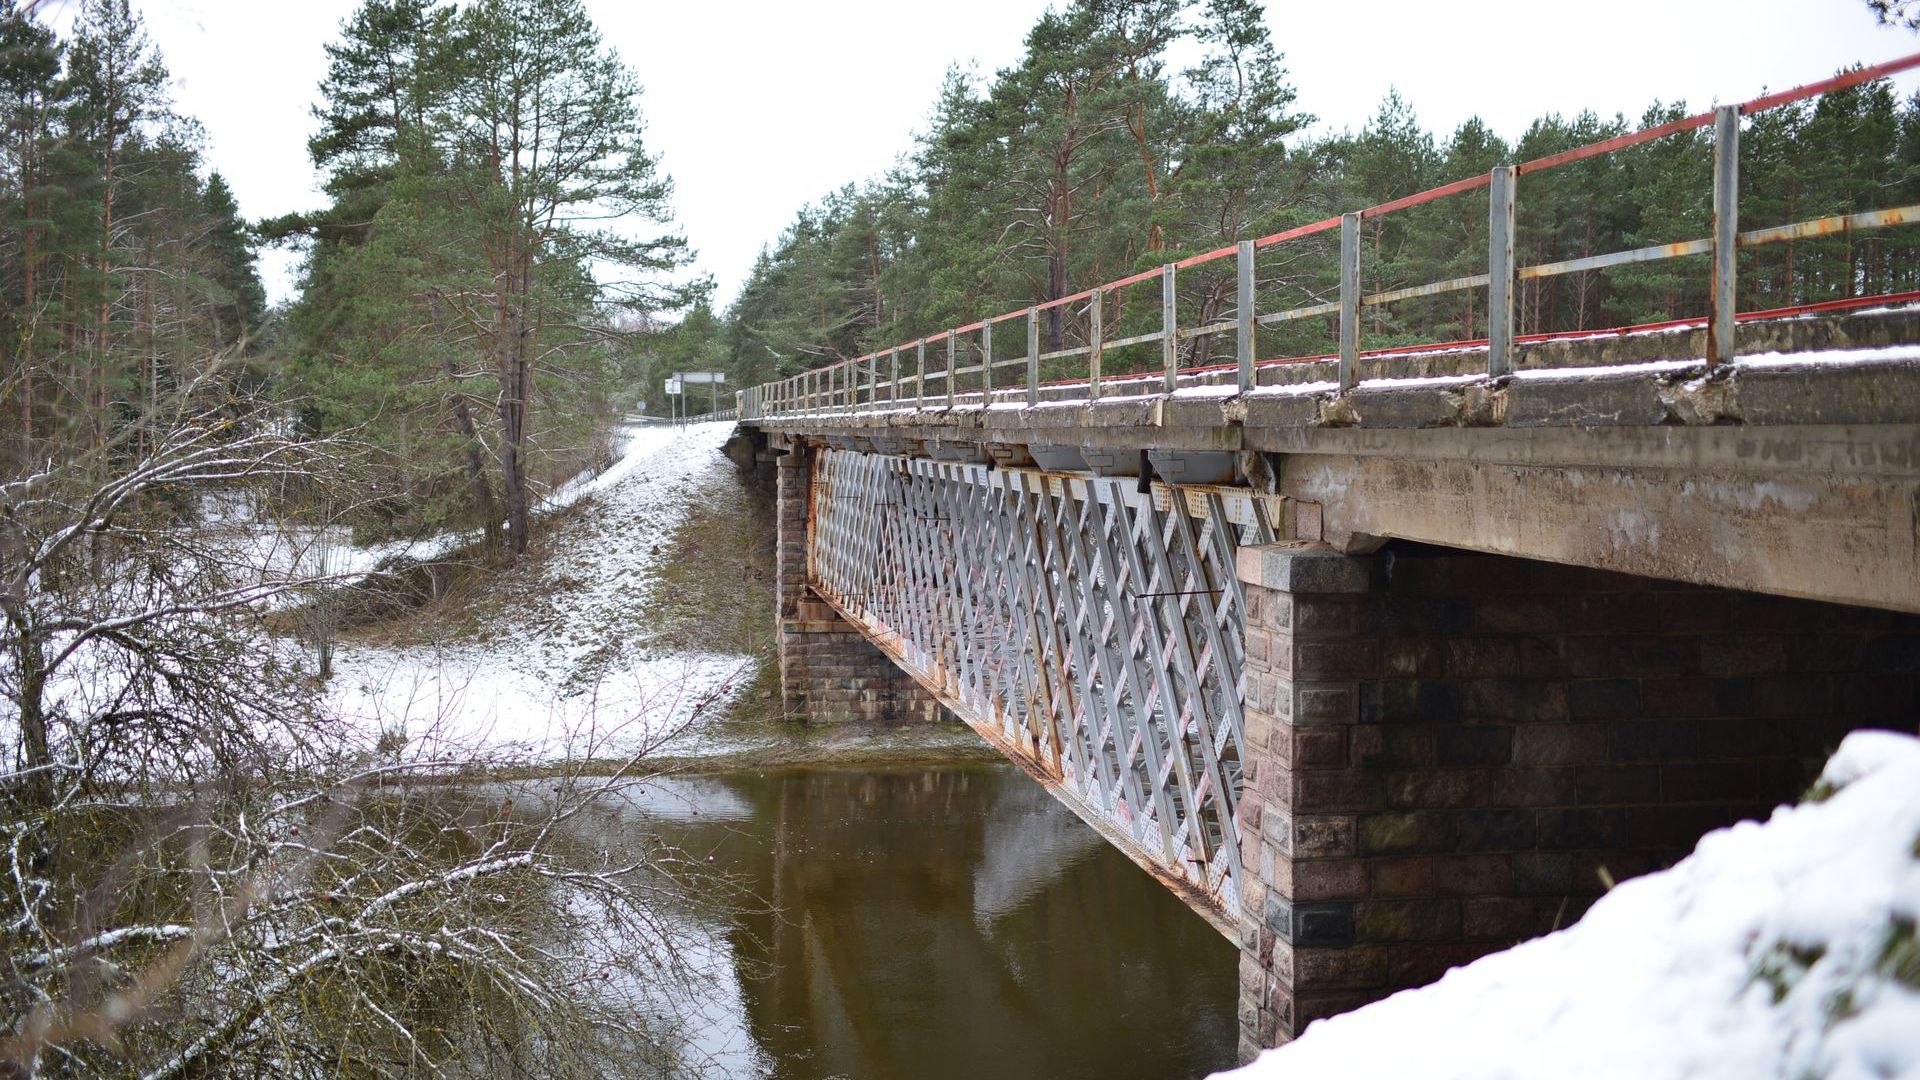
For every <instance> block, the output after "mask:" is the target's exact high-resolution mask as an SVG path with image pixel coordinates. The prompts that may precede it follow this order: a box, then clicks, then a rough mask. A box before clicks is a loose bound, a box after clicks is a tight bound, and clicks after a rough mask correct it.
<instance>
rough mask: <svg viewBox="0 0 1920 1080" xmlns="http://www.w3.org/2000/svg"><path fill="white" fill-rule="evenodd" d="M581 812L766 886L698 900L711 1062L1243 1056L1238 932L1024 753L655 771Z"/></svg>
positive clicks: (1110, 1070) (729, 1068)
mask: <svg viewBox="0 0 1920 1080" xmlns="http://www.w3.org/2000/svg"><path fill="white" fill-rule="evenodd" d="M580 826H581V827H582V828H584V829H586V830H588V831H592V832H598V831H600V830H603V829H604V830H607V831H608V832H609V833H616V832H617V833H619V834H622V835H625V836H627V837H633V836H636V835H652V836H657V837H659V838H661V839H664V840H665V841H667V842H668V843H670V844H674V845H678V846H679V847H680V848H681V849H682V850H683V851H685V852H686V853H687V854H688V856H689V857H690V858H691V859H692V860H694V861H695V862H697V863H704V864H706V865H708V866H710V867H711V868H712V869H714V870H716V871H719V872H720V873H722V874H726V875H728V876H730V877H731V878H732V879H733V880H734V881H735V883H736V884H737V885H738V886H739V887H740V890H741V891H740V895H742V896H750V897H754V898H758V900H760V901H762V903H760V904H758V905H754V904H746V905H740V906H738V907H735V908H731V909H725V908H723V907H722V906H720V905H716V908H715V910H712V911H703V910H702V909H701V908H700V906H699V905H692V906H690V907H689V910H687V911H686V912H683V913H682V915H681V917H682V918H683V919H684V920H688V921H690V922H691V923H694V924H697V926H689V929H697V930H698V931H700V933H697V934H692V935H689V937H690V939H691V938H699V939H700V940H702V941H704V942H706V944H705V945H703V946H701V947H700V948H701V952H702V956H701V959H700V962H701V963H702V964H704V965H706V966H707V968H708V976H709V989H708V990H706V991H705V992H704V993H703V994H702V995H701V999H702V1000H701V1002H700V1013H701V1015H700V1017H699V1022H698V1023H697V1024H695V1025H693V1026H692V1027H691V1033H690V1034H688V1035H684V1036H683V1038H687V1039H690V1040H691V1042H692V1044H693V1045H691V1046H689V1047H688V1048H687V1050H686V1053H687V1054H688V1057H689V1060H693V1061H700V1062H703V1063H705V1064H706V1065H707V1066H709V1068H710V1070H711V1071H712V1072H715V1073H723V1072H724V1073H729V1074H736V1075H739V1074H744V1075H759V1076H768V1077H780V1078H793V1080H812V1078H827V1077H850V1078H860V1080H868V1078H876V1080H877V1078H888V1077H929V1078H937V1077H956V1078H959V1077H966V1078H988V1080H1019V1078H1023V1077H1050V1078H1063V1077H1101V1078H1104V1080H1121V1078H1126V1077H1153V1078H1156V1080H1175V1078H1180V1077H1192V1076H1202V1075H1205V1074H1206V1073H1208V1072H1209V1071H1211V1070H1214V1069H1217V1068H1221V1067H1225V1066H1228V1065H1231V1064H1232V1058H1233V1054H1234V1049H1235V1039H1236V1020H1235V1014H1234V998H1235V988H1236V979H1235V972H1236V968H1235V964H1236V953H1235V950H1234V948H1233V946H1232V944H1231V943H1229V942H1228V941H1226V940H1225V939H1224V938H1222V937H1221V936H1220V935H1219V934H1218V933H1217V932H1215V931H1214V930H1213V929H1212V928H1211V927H1209V926H1208V925H1207V924H1206V923H1205V922H1204V921H1202V920H1201V919H1200V918H1199V917H1198V916H1197V915H1195V914H1193V913H1192V912H1191V911H1189V910H1187V908H1186V907H1185V906H1184V905H1183V904H1182V903H1181V902H1180V901H1179V900H1177V899H1176V898H1175V897H1174V896H1173V895H1172V894H1171V893H1169V892H1168V891H1167V890H1166V889H1165V888H1164V887H1163V886H1161V885H1160V884H1159V883H1157V882H1155V881H1154V880H1153V879H1152V878H1150V877H1149V876H1148V875H1147V874H1146V873H1145V872H1144V871H1142V870H1140V869H1139V868H1137V867H1136V866H1134V865H1133V864H1132V863H1130V862H1129V861H1127V859H1126V858H1125V857H1124V856H1122V855H1121V854H1120V853H1119V852H1117V851H1116V850H1114V849H1113V848H1112V847H1110V846H1109V845H1107V844H1106V843H1105V842H1104V841H1102V840H1101V839H1100V838H1099V837H1098V836H1097V835H1096V834H1095V833H1094V832H1093V831H1092V830H1091V829H1089V828H1088V827H1087V826H1086V825H1084V824H1082V823H1081V822H1080V821H1079V820H1078V819H1077V818H1075V817H1074V816H1073V815H1072V814H1071V813H1070V812H1068V811H1067V810H1066V809H1065V808H1064V807H1062V806H1060V805H1059V804H1058V803H1057V802H1055V801H1054V800H1053V798H1052V796H1050V795H1048V794H1047V793H1046V792H1045V791H1044V790H1043V789H1042V788H1041V787H1040V786H1039V785H1037V784H1035V783H1034V782H1033V781H1032V780H1031V779H1029V778H1027V777H1026V776H1025V775H1024V774H1022V773H1020V772H1018V771H1017V770H1015V769H1013V768H1011V767H1008V766H992V765H975V766H959V767H946V768H860V769H852V768H809V769H784V770H770V771H759V772H740V773H732V774H723V775H715V776H704V777H679V778H672V779H663V780H655V781H650V782H649V783H648V784H647V785H646V787H645V789H644V791H643V793H641V794H640V795H638V796H637V797H628V798H624V799H622V800H621V801H620V802H618V803H617V804H613V803H610V804H609V805H607V806H605V807H603V808H602V810H601V812H600V813H599V814H598V816H597V817H596V818H595V819H593V820H589V821H584V822H581V823H580ZM709 860H710V861H709ZM756 907H757V908H758V909H757V910H756Z"/></svg>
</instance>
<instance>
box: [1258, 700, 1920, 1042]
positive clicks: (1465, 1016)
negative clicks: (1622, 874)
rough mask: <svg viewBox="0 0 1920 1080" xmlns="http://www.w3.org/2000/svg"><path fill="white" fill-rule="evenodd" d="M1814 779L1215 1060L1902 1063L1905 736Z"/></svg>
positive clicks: (1917, 945)
mask: <svg viewBox="0 0 1920 1080" xmlns="http://www.w3.org/2000/svg"><path fill="white" fill-rule="evenodd" d="M1822 787H1823V788H1827V789H1834V791H1833V794H1832V795H1831V797H1829V798H1827V799H1825V800H1824V801H1820V802H1808V803H1804V804H1802V805H1800V806H1793V807H1782V808H1780V809H1778V810H1776V811H1774V814H1773V817H1772V818H1771V819H1770V820H1768V821H1767V822H1766V823H1765V824H1759V823H1754V822H1744V823H1741V824H1739V825H1735V826H1734V827H1732V828H1730V829H1723V830H1720V831H1717V832H1714V833H1711V834H1709V835H1708V836H1706V837H1705V838H1704V839H1702V840H1701V841H1700V845H1699V847H1698V848H1696V849H1695V850H1694V853H1693V854H1692V855H1691V856H1689V857H1688V858H1687V859H1686V860H1684V861H1683V862H1681V863H1680V864H1679V865H1677V866H1675V867H1673V868H1672V869H1671V870H1667V871H1665V872H1662V873H1658V874H1650V875H1648V876H1646V877H1642V878H1638V879H1636V880H1633V881H1629V882H1626V883H1624V884H1622V885H1621V886H1620V887H1619V888H1617V889H1614V890H1613V891H1612V892H1611V893H1609V894H1607V896H1606V897H1605V898H1603V899H1602V900H1601V901H1600V902H1599V903H1597V904H1595V905H1594V906H1593V908H1592V909H1591V910H1590V911H1589V912H1588V913H1587V915H1586V917H1585V918H1584V919H1582V920H1581V921H1580V922H1579V923H1577V924H1576V925H1574V926H1572V927H1570V928H1568V929H1566V930H1563V931H1561V932H1559V933H1557V934H1553V935H1550V936H1548V937H1544V938H1540V939H1538V940H1536V941H1531V942H1528V943H1526V944H1523V945H1520V946H1518V947H1516V948H1513V949H1509V950H1507V951H1506V952H1503V953H1498V954H1495V955H1493V956H1488V957H1485V958H1484V959H1481V960H1479V961H1477V962H1475V963H1473V964H1470V965H1468V966H1466V967H1464V968H1458V969H1455V970H1454V971H1451V972H1449V973H1448V974H1447V975H1446V977H1444V978H1442V979H1441V980H1440V981H1439V982H1437V983H1434V984H1433V985H1431V986H1427V987H1423V988H1421V989H1418V990H1409V991H1405V992H1402V993H1399V994H1396V995H1394V996H1393V997H1391V998H1388V999H1386V1000H1385V1001H1381V1002H1378V1003H1376V1004H1373V1005H1370V1006H1367V1007H1366V1008H1363V1009H1359V1010H1356V1011H1354V1012H1351V1013H1348V1014H1346V1015H1344V1016H1339V1017H1335V1018H1333V1019H1330V1020H1322V1021H1319V1022H1316V1023H1314V1024H1312V1025H1310V1026H1309V1027H1308V1028H1307V1030H1306V1032H1305V1033H1304V1034H1303V1035H1302V1036H1301V1037H1300V1038H1299V1039H1298V1040H1296V1041H1295V1042H1293V1043H1291V1044H1289V1045H1287V1046H1284V1047H1281V1048H1279V1049H1277V1050H1269V1051H1267V1052H1266V1053H1265V1054H1263V1055H1261V1057H1260V1058H1259V1059H1258V1060H1257V1061H1255V1062H1254V1063H1253V1064H1251V1065H1248V1066H1247V1067H1245V1068H1243V1069H1240V1070H1237V1071H1235V1072H1233V1073H1229V1074H1224V1075H1227V1076H1231V1077H1235V1078H1238V1080H1279V1078H1289V1080H1291V1078H1311V1080H1327V1078H1332V1077H1393V1078H1396V1080H1397V1078H1402V1077H1410V1076H1419V1077H1425V1078H1442V1077H1461V1078H1466V1077H1473V1078H1476V1080H1482V1078H1491V1077H1543V1076H1553V1077H1570V1076H1571V1077H1625V1076H1631V1077H1638V1078H1664V1077H1672V1078H1682V1077H1684V1078H1689V1080H1692V1078H1707V1077H1712V1078H1719V1077H1725V1078H1728V1080H1732V1078H1735V1077H1739V1078H1747V1077H1781V1078H1791V1080H1799V1078H1802V1077H1826V1078H1832V1080H1852V1078H1865V1077H1920V941H1917V940H1916V937H1915V931H1914V925H1915V922H1916V920H1920V739H1914V738H1911V737H1909V736H1905V735H1897V734H1893V733H1890V732H1858V733H1855V734H1853V735H1850V736H1848V737H1847V739H1846V741H1845V742H1844V743H1842V744H1841V746H1840V749H1839V752H1838V753H1836V754H1835V755H1834V756H1833V759H1832V760H1831V761H1829V762H1828V763H1827V767H1826V771H1825V773H1824V774H1823V775H1822Z"/></svg>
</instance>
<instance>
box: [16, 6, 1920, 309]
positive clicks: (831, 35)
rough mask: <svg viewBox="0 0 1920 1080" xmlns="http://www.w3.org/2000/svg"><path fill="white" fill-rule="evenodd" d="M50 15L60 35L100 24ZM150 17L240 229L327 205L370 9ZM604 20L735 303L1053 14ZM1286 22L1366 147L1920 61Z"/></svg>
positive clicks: (615, 12)
mask: <svg viewBox="0 0 1920 1080" xmlns="http://www.w3.org/2000/svg"><path fill="white" fill-rule="evenodd" d="M46 2H47V4H48V9H49V11H50V13H51V14H52V15H53V16H54V17H55V18H56V19H57V20H58V21H61V22H64V21H65V19H64V18H62V16H66V15H69V14H70V13H71V11H72V10H73V9H74V8H76V7H77V6H78V4H77V0H46ZM135 3H136V5H137V6H139V7H140V8H141V9H142V10H143V12H144V14H145V16H146V19H147V24H148V29H149V32H150V33H151V34H152V36H153V39H154V41H155V42H156V43H157V44H158V45H159V47H160V49H161V51H162V53H163V54H164V56H165V59H166V61H167V64H168V67H169V68H170V70H171V71H172V73H173V77H174V87H173V93H174V100H175V104H176V107H177V108H178V109H179V110H180V111H181V112H183V113H185V114H187V115H190V116H193V117H196V118H198V119H199V120H200V122H201V123H202V124H204V125H205V127H206V131H207V141H208V146H207V157H208V159H209V161H210V162H211V163H212V165H213V167H215V168H217V169H219V170H220V171H221V172H222V173H224V174H225V175H226V177H227V179H228V181H229V182H230V183H231V184H232V185H233V188H234V192H235V194H236V196H237V197H238V199H239V201H240V208H241V211H242V212H243V213H244V214H246V215H247V216H249V217H253V218H260V217H266V216H269V215H273V214H280V213H285V212H288V211H293V210H305V209H314V208H318V207H319V206H321V205H322V200H321V197H320V194H319V192H318V190H317V189H316V187H315V177H314V175H313V171H312V169H311V167H310V166H309V165H308V162H307V156H306V139H307V136H308V135H309V134H310V133H311V131H312V128H313V120H312V118H311V115H310V113H309V111H308V109H309V106H310V104H311V103H312V101H313V98H314V92H315V87H316V85H317V84H318V82H319V80H320V77H321V75H322V74H323V73H324V71H325V67H326V57H325V54H324V53H323V52H322V50H321V46H322V45H323V44H324V43H325V42H326V41H328V40H331V39H332V38H333V37H334V36H335V35H336V33H337V31H338V29H339V26H340V23H341V21H342V20H343V19H344V18H345V17H346V16H347V15H348V14H349V13H351V11H352V10H353V9H354V7H355V6H357V0H298V2H295V0H135ZM587 7H588V8H589V10H590V11H591V12H592V14H593V16H594V18H595V19H596V20H597V21H598V23H599V25H600V28H601V31H602V32H603V33H604V34H605V36H606V40H607V41H608V42H609V43H610V44H611V45H613V46H614V47H615V48H617V49H618V50H619V51H620V53H621V55H622V56H623V57H624V58H625V59H626V61H627V62H628V63H629V64H630V65H632V66H633V67H634V69H635V70H636V71H638V73H639V75H640V78H641V80H642V82H643V83H644V84H645V85H646V88H647V93H646V96H645V98H644V99H643V108H644V110H645V112H646V115H647V117H648V121H649V125H650V127H649V140H650V145H651V147H652V149H653V150H654V152H656V153H658V154H661V155H662V156H663V158H664V163H665V166H666V168H667V171H668V172H670V173H671V174H672V175H673V177H674V179H675V181H676V183H677V185H678V191H677V195H676V198H675V206H676V210H677V212H678V216H679V220H680V222H681V224H682V226H683V227H684V229H685V231H686V233H687V236H688V239H689V240H690V241H691V242H692V243H693V245H694V247H695V248H697V249H698V251H699V255H700V258H699V266H700V268H701V269H704V270H707V271H710V272H712V273H713V275H714V276H715V278H716V279H717V280H718V282H719V297H718V300H719V302H720V303H721V304H723V305H724V304H725V303H726V302H727V301H729V300H730V299H731V298H732V297H733V295H734V293H735V291H736V290H737V289H738V287H739V285H740V283H741V281H742V280H743V279H744V278H745V276H746V274H747V272H748V270H749V269H750V268H751V267H752V265H753V260H754V256H755V255H756V254H757V253H758V251H759V250H760V247H761V245H763V244H765V243H768V242H770V241H772V240H773V239H774V238H775V237H776V236H777V235H778V233H779V231H780V230H781V229H782V228H784V227H785V226H786V224H787V223H788V222H789V221H790V220H791V219H792V217H793V214H794V212H795V211H796V210H798V209H799V207H800V206H801V204H803V203H805V202H808V201H811V200H813V199H817V198H819V197H820V196H821V195H823V194H825V193H826V192H828V191H830V190H832V189H833V188H836V187H839V186H840V185H842V184H844V183H846V182H848V181H850V180H859V179H863V178H865V177H868V176H871V175H874V174H877V173H880V172H882V171H884V170H885V169H886V168H887V167H888V166H889V165H891V164H892V163H893V161H894V160H895V159H896V158H897V157H898V156H899V155H900V154H902V153H903V152H905V151H907V150H909V149H910V148H911V145H912V133H913V132H914V131H915V130H917V129H918V128H920V127H921V126H922V125H923V123H924V121H925V119H926V116H927V113H928V110H929V109H930V108H931V106H932V104H933V99H934V94H935V92H936V91H937V89H938V87H939V84H940V80H941V76H942V74H943V73H944V71H945V70H946V68H947V66H948V65H949V64H952V63H960V64H974V65H977V67H978V68H979V70H981V71H983V72H991V71H992V70H993V69H995V68H998V67H1004V66H1007V65H1009V64H1011V63H1013V62H1014V61H1015V60H1016V59H1017V58H1018V56H1019V53H1020V48H1021V40H1022V38H1023V37H1024V36H1025V34H1026V31H1027V30H1028V28H1029V27H1031V26H1032V24H1033V21H1034V19H1035V18H1036V17H1037V16H1038V15H1039V14H1040V12H1042V11H1043V10H1045V8H1046V7H1047V0H968V2H965V3H961V2H957V0H944V2H940V3H925V2H922V0H841V2H834V3H802V2H785V3H782V2H752V0H700V2H697V3H688V2H680V3H666V4H654V3H638V2H634V0H587ZM1267 19H1268V23H1269V25H1270V26H1271V27H1272V32H1273V37H1274V41H1275V42H1276V44H1277V45H1278V46H1279V47H1280V49H1281V50H1282V51H1283V52H1284V53H1285V54H1286V59H1287V67H1288V69H1289V70H1290V72H1291V73H1292V78H1293V82H1294V85H1295V86H1296V87H1297V88H1298V89H1299V94H1300V96H1299V102H1298V104H1299V107H1300V108H1302V109H1303V110H1304V111H1306V112H1309V113H1312V114H1313V115H1315V116H1318V117H1319V118H1320V119H1321V121H1322V123H1323V125H1325V126H1329V127H1332V128H1335V129H1337V128H1342V127H1354V128H1357V127H1359V126H1360V125H1362V124H1364V123H1365V122H1366V120H1367V118H1368V117H1369V116H1370V115H1372V113H1373V111H1374V109H1375V108H1376V106H1377V105H1378V104H1379V102H1380V99H1381V98H1382V97H1383V96H1384V95H1385V94H1386V92H1387V90H1388V88H1389V87H1390V86H1397V87H1398V88H1399V90H1400V92H1401V94H1402V95H1403V96H1404V97H1406V98H1407V99H1408V100H1409V101H1410V102H1411V103H1412V104H1413V105H1414V107H1415V109H1416V110H1417V111H1418V113H1419V115H1420V117H1421V119H1422V121H1423V122H1424V123H1425V125H1426V126H1427V127H1429V128H1431V129H1435V130H1438V131H1441V132H1443V133H1444V132H1447V131H1450V130H1451V129H1452V128H1453V127H1454V126H1455V125H1457V124H1458V123H1459V122H1460V121H1461V120H1464V119H1466V118H1467V117H1468V116H1471V115H1474V114H1476V113H1477V114H1479V115H1480V116H1481V117H1483V118H1485V119H1486V120H1487V121H1488V122H1489V123H1490V124H1491V125H1492V126H1493V128H1494V129H1495V130H1496V131H1498V132H1499V133H1500V134H1501V135H1503V136H1506V137H1507V138H1509V139H1511V138H1513V137H1515V136H1517V135H1518V134H1519V133H1520V132H1521V131H1522V130H1524V128H1525V126H1526V125H1527V123H1528V122H1529V121H1531V120H1532V119H1533V118H1534V117H1536V116H1539V115H1541V114H1543V113H1547V112H1561V113H1567V114H1571V113H1575V112H1578V111H1580V110H1581V109H1583V108H1591V109H1593V110H1595V111H1596V112H1599V113H1601V114H1602V115H1611V114H1612V113H1614V112H1625V113H1627V114H1628V116H1629V117H1632V116H1637V115H1638V114H1639V112H1640V110H1641V109H1643V108H1644V107H1645V106H1646V105H1647V104H1648V103H1649V102H1651V101H1652V100H1653V99H1655V98H1659V99H1661V100H1666V101H1672V100H1675V99H1684V100H1686V101H1687V102H1688V103H1689V104H1692V105H1695V106H1705V105H1707V104H1709V103H1710V102H1711V101H1712V100H1713V99H1715V98H1716V97H1717V98H1721V99H1724V100H1730V101H1731V100H1740V99H1744V98H1747V97H1751V96H1753V95H1755V94H1757V93H1759V92H1761V91H1762V90H1763V89H1781V88H1784V87H1787V86H1792V85H1795V84H1798V83H1804V82H1809V81H1812V80H1815V79H1819V78H1824V77H1825V76H1827V75H1830V74H1832V73H1833V72H1834V70H1835V69H1837V68H1839V67H1841V66H1843V65H1846V64H1850V63H1854V62H1864V63H1876V62H1879V61H1882V60H1886V59H1890V58H1893V57H1895V56H1899V55H1902V54H1904V53H1907V52H1912V51H1920V41H1916V40H1915V38H1914V37H1913V35H1911V34H1908V33H1906V32H1903V31H1898V30H1892V29H1887V28H1882V27H1878V26H1876V25H1874V21H1873V18H1872V16H1871V15H1870V14H1869V13H1868V12H1867V10H1866V5H1865V3H1864V2H1863V0H1607V2H1603V3H1565V2H1560V0H1447V2H1434V0H1332V2H1330V0H1267ZM1489 50H1491V52H1490V51H1489ZM1901 86H1902V89H1903V91H1906V92H1911V91H1912V90H1913V88H1914V86H1915V83H1914V82H1913V81H1912V80H1907V79H1903V80H1902V81H1901ZM296 261H297V255H295V254H294V253H292V252H286V251H279V252H276V251H268V252H264V253H263V255H262V260H261V270H262V274H263V276H264V277H265V279H266V283H267V290H268V293H269V295H270V296H271V297H272V298H273V299H275V300H282V299H286V298H287V297H288V296H289V295H290V294H291V292H292V289H293V285H294V271H295V263H296Z"/></svg>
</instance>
